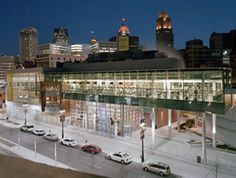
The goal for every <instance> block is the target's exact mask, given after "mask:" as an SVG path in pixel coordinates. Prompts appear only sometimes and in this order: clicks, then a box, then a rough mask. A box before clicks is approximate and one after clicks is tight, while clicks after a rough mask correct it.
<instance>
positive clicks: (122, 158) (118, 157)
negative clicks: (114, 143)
mask: <svg viewBox="0 0 236 178" xmlns="http://www.w3.org/2000/svg"><path fill="white" fill-rule="evenodd" d="M106 157H107V159H110V160H114V161H118V162H121V163H122V164H127V163H130V162H131V161H132V158H131V156H130V155H128V154H127V153H123V152H117V153H110V154H107V156H106Z"/></svg>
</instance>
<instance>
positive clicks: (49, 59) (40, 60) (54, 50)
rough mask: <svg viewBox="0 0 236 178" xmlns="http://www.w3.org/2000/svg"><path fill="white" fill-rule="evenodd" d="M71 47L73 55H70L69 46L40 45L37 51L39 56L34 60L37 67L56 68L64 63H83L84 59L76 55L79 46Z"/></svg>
mask: <svg viewBox="0 0 236 178" xmlns="http://www.w3.org/2000/svg"><path fill="white" fill-rule="evenodd" d="M72 46H73V53H74V55H72V52H71V46H69V45H67V46H64V45H59V44H53V43H49V44H44V45H40V46H39V49H38V51H39V54H38V56H37V58H36V65H37V67H57V66H58V65H60V64H61V63H64V62H66V61H71V62H74V61H84V60H85V59H86V57H84V56H82V55H79V54H78V53H79V52H80V49H79V48H80V47H81V46H80V45H72ZM75 53H77V55H76V54H75ZM81 54H82V53H81Z"/></svg>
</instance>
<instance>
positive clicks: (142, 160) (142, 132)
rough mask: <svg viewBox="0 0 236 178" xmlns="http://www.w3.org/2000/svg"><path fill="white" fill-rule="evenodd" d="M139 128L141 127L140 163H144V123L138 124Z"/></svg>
mask: <svg viewBox="0 0 236 178" xmlns="http://www.w3.org/2000/svg"><path fill="white" fill-rule="evenodd" d="M140 127H141V129H140V139H141V140H142V155H141V162H142V163H143V162H144V140H143V139H144V136H145V135H144V132H145V123H144V122H142V123H141V124H140Z"/></svg>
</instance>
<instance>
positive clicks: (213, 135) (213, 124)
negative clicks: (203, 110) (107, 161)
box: [212, 114, 216, 148]
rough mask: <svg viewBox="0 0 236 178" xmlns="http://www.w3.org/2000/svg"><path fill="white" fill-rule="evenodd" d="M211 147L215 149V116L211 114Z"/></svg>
mask: <svg viewBox="0 0 236 178" xmlns="http://www.w3.org/2000/svg"><path fill="white" fill-rule="evenodd" d="M212 146H213V148H215V147H216V114H212Z"/></svg>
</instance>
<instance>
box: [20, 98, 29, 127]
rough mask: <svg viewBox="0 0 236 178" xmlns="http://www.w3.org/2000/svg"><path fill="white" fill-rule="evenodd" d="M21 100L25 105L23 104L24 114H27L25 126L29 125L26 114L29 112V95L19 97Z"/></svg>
mask: <svg viewBox="0 0 236 178" xmlns="http://www.w3.org/2000/svg"><path fill="white" fill-rule="evenodd" d="M19 98H20V99H23V104H22V107H23V108H24V111H23V112H24V113H25V125H27V118H26V114H27V112H28V110H27V106H28V95H24V96H23V95H19Z"/></svg>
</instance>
